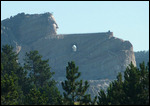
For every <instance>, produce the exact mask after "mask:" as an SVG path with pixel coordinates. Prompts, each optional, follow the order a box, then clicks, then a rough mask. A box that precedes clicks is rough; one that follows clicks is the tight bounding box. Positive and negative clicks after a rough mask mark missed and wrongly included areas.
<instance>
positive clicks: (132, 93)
mask: <svg viewBox="0 0 150 106" xmlns="http://www.w3.org/2000/svg"><path fill="white" fill-rule="evenodd" d="M97 104H99V105H108V104H109V105H146V104H149V65H148V66H145V64H144V62H143V63H141V64H140V69H138V68H137V67H135V66H134V65H133V64H132V62H131V64H130V65H129V66H128V67H127V68H126V70H125V72H124V81H122V75H121V73H119V74H118V76H117V80H115V81H113V82H112V83H111V84H110V85H109V87H108V89H107V93H105V92H104V91H103V90H101V91H100V92H99V96H98V102H97Z"/></svg>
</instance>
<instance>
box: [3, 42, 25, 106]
mask: <svg viewBox="0 0 150 106" xmlns="http://www.w3.org/2000/svg"><path fill="white" fill-rule="evenodd" d="M17 56H18V55H17V54H16V53H15V52H13V47H12V46H9V45H5V46H3V47H2V53H1V66H2V67H1V104H3V105H5V104H7V105H10V104H20V103H21V102H22V100H23V97H24V96H23V92H22V90H21V88H22V86H21V81H22V78H23V75H24V72H23V70H20V69H21V66H20V65H19V64H18V63H17V58H18V57H17Z"/></svg>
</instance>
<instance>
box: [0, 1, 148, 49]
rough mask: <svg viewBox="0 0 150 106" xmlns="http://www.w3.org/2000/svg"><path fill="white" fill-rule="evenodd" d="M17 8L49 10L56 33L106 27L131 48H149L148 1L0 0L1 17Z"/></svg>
mask: <svg viewBox="0 0 150 106" xmlns="http://www.w3.org/2000/svg"><path fill="white" fill-rule="evenodd" d="M21 12H24V13H25V14H41V13H45V12H50V13H53V15H54V17H55V20H56V23H57V24H58V27H59V29H58V30H57V33H58V34H74V33H97V32H107V31H108V30H110V31H111V32H113V34H114V36H115V37H117V38H121V39H123V40H127V41H130V42H131V44H132V45H133V50H134V51H143V50H149V1H1V21H2V20H4V19H6V18H10V16H15V15H17V14H18V13H21Z"/></svg>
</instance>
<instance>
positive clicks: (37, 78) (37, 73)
mask: <svg viewBox="0 0 150 106" xmlns="http://www.w3.org/2000/svg"><path fill="white" fill-rule="evenodd" d="M41 58H42V56H41V55H39V53H38V51H30V52H29V53H26V55H25V59H24V60H25V64H24V69H25V70H27V72H28V74H29V78H30V81H31V83H33V84H35V85H36V86H37V87H43V86H44V84H46V83H47V82H48V81H49V80H50V78H51V77H52V75H53V74H54V72H51V71H50V67H49V64H48V61H49V60H42V59H41Z"/></svg>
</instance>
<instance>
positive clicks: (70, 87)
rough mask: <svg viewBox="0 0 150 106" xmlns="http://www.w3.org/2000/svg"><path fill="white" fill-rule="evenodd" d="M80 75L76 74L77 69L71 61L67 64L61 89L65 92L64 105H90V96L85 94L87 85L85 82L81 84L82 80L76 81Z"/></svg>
mask: <svg viewBox="0 0 150 106" xmlns="http://www.w3.org/2000/svg"><path fill="white" fill-rule="evenodd" d="M80 75H81V73H80V72H78V67H76V66H75V63H74V62H73V61H71V62H68V66H67V67H66V78H67V80H65V82H62V87H63V89H64V90H65V92H63V95H64V103H65V104H67V105H74V104H75V102H79V104H90V102H91V98H90V95H87V94H85V92H86V90H87V88H88V87H89V84H88V82H87V81H85V82H84V85H83V83H82V80H80V81H77V79H78V78H79V77H80Z"/></svg>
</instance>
